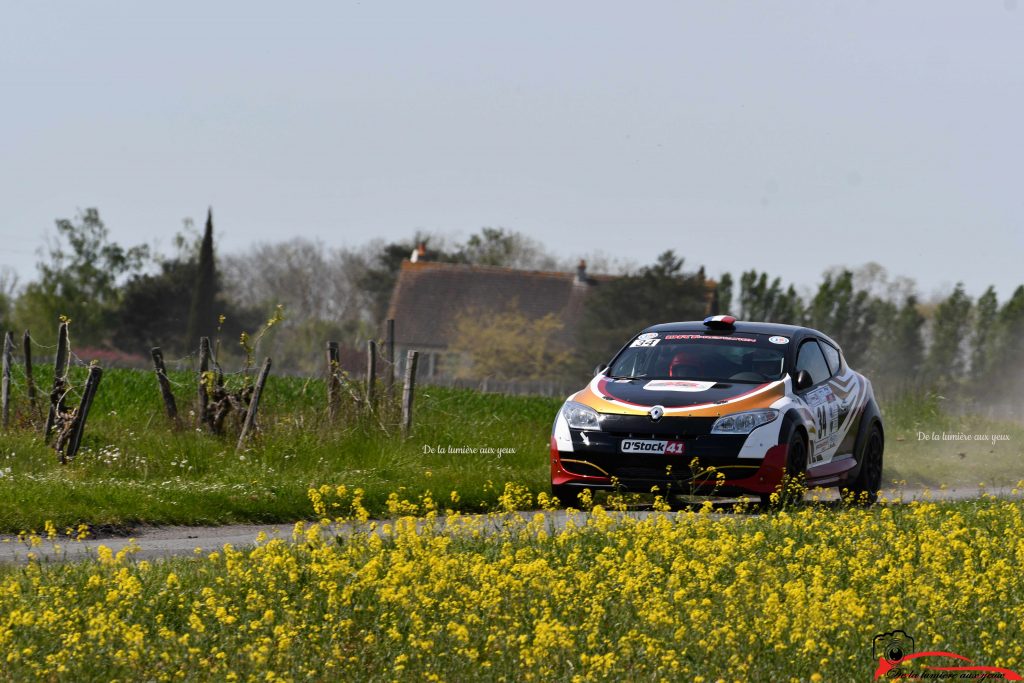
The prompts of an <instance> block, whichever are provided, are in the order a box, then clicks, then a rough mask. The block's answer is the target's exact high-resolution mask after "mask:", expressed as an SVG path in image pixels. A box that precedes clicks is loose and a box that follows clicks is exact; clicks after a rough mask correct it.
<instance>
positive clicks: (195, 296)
mask: <svg viewBox="0 0 1024 683" xmlns="http://www.w3.org/2000/svg"><path fill="white" fill-rule="evenodd" d="M217 294H218V287H217V265H216V263H215V260H214V255H213V209H212V208H211V209H210V210H209V212H208V213H207V214H206V231H205V232H204V233H203V243H202V245H201V246H200V247H199V267H198V272H197V274H196V282H195V288H194V289H193V290H192V308H191V309H190V310H189V316H188V343H189V345H190V346H195V345H196V344H198V343H199V338H200V337H212V336H213V334H214V333H215V332H216V330H217V310H216V306H217V304H216V301H217Z"/></svg>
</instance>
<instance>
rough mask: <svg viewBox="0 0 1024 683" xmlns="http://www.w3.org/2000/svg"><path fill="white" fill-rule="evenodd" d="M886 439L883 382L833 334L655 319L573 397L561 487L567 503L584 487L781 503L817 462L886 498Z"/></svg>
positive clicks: (826, 473) (561, 443) (822, 474)
mask: <svg viewBox="0 0 1024 683" xmlns="http://www.w3.org/2000/svg"><path fill="white" fill-rule="evenodd" d="M883 438H884V432H883V427H882V418H881V414H880V412H879V410H878V405H877V404H876V403H875V398H874V394H873V392H872V389H871V383H870V382H869V381H868V380H867V379H866V378H865V377H864V376H863V375H861V374H859V373H857V372H854V371H853V370H852V369H851V368H850V367H849V366H848V365H847V364H846V360H845V358H844V357H843V353H842V350H841V349H840V348H839V345H838V344H836V343H835V342H834V341H833V340H832V339H830V338H829V337H827V336H826V335H824V334H822V333H821V332H818V331H817V330H813V329H809V328H806V327H795V326H792V325H775V324H769V323H748V322H737V321H736V319H735V318H733V317H731V316H712V317H709V318H707V319H706V320H704V321H703V322H681V323H666V324H662V325H654V326H652V327H648V328H647V329H645V330H643V331H642V332H641V333H640V334H638V335H637V336H636V337H634V338H633V339H632V340H630V341H629V343H627V344H626V345H625V346H624V347H623V348H622V349H621V350H620V351H619V353H618V354H617V355H616V356H615V357H614V358H613V359H612V361H611V363H610V365H608V366H607V367H604V368H603V369H602V370H601V371H600V372H599V373H598V374H597V376H595V377H594V379H593V380H591V382H590V384H589V385H587V387H586V388H585V389H582V390H580V391H578V392H576V393H575V394H573V395H572V396H570V397H569V399H568V400H567V401H566V402H565V405H563V406H562V408H561V410H559V412H558V415H557V416H556V417H555V424H554V428H553V430H552V435H551V488H552V492H553V493H554V495H555V496H556V497H557V498H558V499H559V500H560V501H561V502H562V503H564V504H566V505H573V504H578V498H577V495H578V493H579V492H580V490H581V489H585V488H589V489H612V488H617V489H619V490H623V489H624V490H627V491H634V492H641V493H649V492H651V491H652V490H655V487H657V489H656V490H657V491H658V492H660V493H661V494H663V495H672V494H684V495H687V494H697V495H701V494H704V495H708V494H712V495H716V496H738V495H752V496H760V497H761V498H762V500H763V501H764V502H768V501H769V500H770V496H771V494H772V493H773V492H776V491H778V490H780V486H781V485H782V484H783V482H784V480H786V481H789V480H799V479H801V477H800V476H799V475H804V476H803V479H804V481H805V483H806V485H807V486H836V487H839V488H840V489H841V490H844V489H845V490H847V491H848V492H849V493H850V494H853V495H854V496H856V497H857V498H858V499H859V500H862V501H866V502H873V501H874V500H875V499H876V497H877V493H878V488H879V486H880V484H881V480H882V450H883V445H884V440H883ZM694 459H696V460H694ZM694 465H696V467H695V466H694ZM785 475H789V476H788V477H786V476H785Z"/></svg>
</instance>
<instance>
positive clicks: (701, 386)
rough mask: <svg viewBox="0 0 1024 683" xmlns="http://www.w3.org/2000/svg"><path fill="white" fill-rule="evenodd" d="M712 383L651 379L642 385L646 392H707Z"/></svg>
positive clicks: (713, 384)
mask: <svg viewBox="0 0 1024 683" xmlns="http://www.w3.org/2000/svg"><path fill="white" fill-rule="evenodd" d="M713 386H715V383H714V382H695V381H693V380H689V379H652V380H651V381H650V382H648V383H647V384H645V385H644V389H647V390H648V391H707V390H708V389H710V388H711V387H713Z"/></svg>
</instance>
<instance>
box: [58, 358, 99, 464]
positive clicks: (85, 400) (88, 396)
mask: <svg viewBox="0 0 1024 683" xmlns="http://www.w3.org/2000/svg"><path fill="white" fill-rule="evenodd" d="M102 378H103V369H102V368H101V367H100V366H98V365H90V366H89V377H88V378H87V379H86V380H85V389H84V391H83V392H82V402H81V403H79V404H78V410H77V411H76V412H75V421H74V422H73V423H72V424H71V436H70V437H69V438H68V444H67V447H66V448H65V449H64V451H63V452H62V453H61V454H60V462H61V464H64V463H66V462H67V461H68V460H71V458H73V457H75V454H76V453H78V447H79V446H80V445H81V444H82V434H83V433H84V432H85V421H86V419H87V418H88V417H89V408H91V407H92V401H93V399H94V398H96V390H97V389H99V387H100V380H101V379H102Z"/></svg>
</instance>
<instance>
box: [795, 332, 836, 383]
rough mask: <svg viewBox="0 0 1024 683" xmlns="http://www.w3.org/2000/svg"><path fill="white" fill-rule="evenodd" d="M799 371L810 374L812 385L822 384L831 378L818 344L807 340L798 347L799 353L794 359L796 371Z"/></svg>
mask: <svg viewBox="0 0 1024 683" xmlns="http://www.w3.org/2000/svg"><path fill="white" fill-rule="evenodd" d="M801 370H806V371H807V372H808V374H810V376H811V381H812V383H813V384H818V383H819V382H824V381H825V380H827V379H828V378H829V377H831V376H832V373H831V372H829V369H828V364H827V363H826V362H825V356H823V355H822V353H821V348H819V347H818V342H816V341H814V340H813V339H808V340H807V341H805V342H804V343H803V344H802V345H801V346H800V353H799V354H797V357H796V371H797V372H800V371H801Z"/></svg>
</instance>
